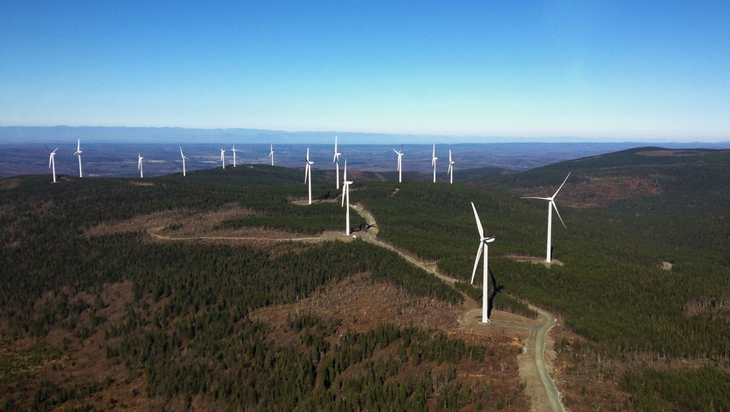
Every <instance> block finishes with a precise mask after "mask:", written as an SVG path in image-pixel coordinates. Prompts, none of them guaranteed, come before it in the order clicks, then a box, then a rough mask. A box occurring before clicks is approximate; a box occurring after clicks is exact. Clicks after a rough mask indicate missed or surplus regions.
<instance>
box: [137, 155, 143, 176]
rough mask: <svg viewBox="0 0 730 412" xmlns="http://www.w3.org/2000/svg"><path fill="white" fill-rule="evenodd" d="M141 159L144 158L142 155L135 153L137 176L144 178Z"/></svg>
mask: <svg viewBox="0 0 730 412" xmlns="http://www.w3.org/2000/svg"><path fill="white" fill-rule="evenodd" d="M142 159H144V157H142V155H141V154H139V153H137V169H139V178H140V179H143V178H144V171H143V169H142Z"/></svg>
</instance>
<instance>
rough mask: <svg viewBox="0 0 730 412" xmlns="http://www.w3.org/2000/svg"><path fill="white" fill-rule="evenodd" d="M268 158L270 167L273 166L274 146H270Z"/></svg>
mask: <svg viewBox="0 0 730 412" xmlns="http://www.w3.org/2000/svg"><path fill="white" fill-rule="evenodd" d="M269 157H270V158H271V165H272V166H273V165H274V145H273V144H272V145H271V151H270V152H269Z"/></svg>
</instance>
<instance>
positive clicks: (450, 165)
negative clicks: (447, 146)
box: [446, 150, 454, 185]
mask: <svg viewBox="0 0 730 412" xmlns="http://www.w3.org/2000/svg"><path fill="white" fill-rule="evenodd" d="M446 174H447V175H449V178H450V180H449V183H450V184H452V185H453V184H454V161H453V160H451V150H449V170H448V171H446Z"/></svg>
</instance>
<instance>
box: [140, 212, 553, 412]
mask: <svg viewBox="0 0 730 412" xmlns="http://www.w3.org/2000/svg"><path fill="white" fill-rule="evenodd" d="M350 207H352V209H353V210H355V212H357V213H358V214H359V215H360V216H362V218H363V219H365V221H366V222H367V224H368V225H369V226H371V227H370V229H368V230H366V231H364V232H356V233H353V235H352V236H347V235H345V234H343V233H342V232H326V233H324V234H323V235H322V236H316V237H281V238H267V237H243V236H190V237H171V236H165V235H162V234H160V232H161V231H162V230H163V228H164V226H158V227H153V228H150V229H148V230H147V232H148V233H149V234H150V235H151V236H153V237H155V238H157V239H160V240H166V241H176V240H177V241H185V240H201V239H202V240H224V241H304V242H321V241H327V240H335V239H337V240H344V241H351V240H352V239H353V238H357V237H359V238H361V239H363V240H365V241H366V242H370V243H373V244H376V245H378V246H381V247H384V248H386V249H390V250H392V251H394V252H396V253H398V254H399V255H401V256H402V257H403V258H404V259H406V260H407V261H409V262H411V263H412V264H413V265H415V266H418V267H420V268H422V269H423V270H425V271H427V272H429V273H432V274H433V275H435V276H437V277H438V278H439V279H441V280H443V281H444V282H446V283H448V284H451V285H453V284H454V283H455V282H456V279H453V278H450V277H448V276H444V275H443V274H441V273H439V272H438V270H436V263H435V262H426V261H422V260H419V259H418V258H417V257H415V256H413V255H410V254H408V253H406V252H404V251H402V250H399V249H397V248H395V247H393V246H392V245H389V244H388V243H386V242H383V241H382V240H380V239H378V238H377V234H378V228H377V226H376V222H375V218H374V217H373V216H372V214H370V212H368V211H367V210H366V209H365V208H364V207H363V206H362V205H361V204H359V203H358V204H354V205H351V206H350ZM530 307H531V308H532V309H534V310H535V311H537V312H538V314H539V319H538V320H537V321H533V320H529V319H525V318H522V317H519V316H515V315H511V314H507V313H501V312H496V313H495V314H493V316H492V317H491V322H490V323H489V324H486V325H485V324H482V323H480V322H479V320H480V319H481V311H482V310H481V309H478V308H476V309H470V310H467V311H466V312H465V313H464V315H463V317H462V319H461V324H462V327H464V328H465V329H468V330H469V331H470V332H473V333H476V334H480V335H481V334H483V335H485V336H488V335H489V334H492V333H498V332H499V331H505V330H507V329H509V330H510V333H512V334H514V335H515V336H518V337H520V338H521V339H523V340H524V342H525V343H524V345H525V346H524V354H523V355H521V356H522V360H521V361H520V377H521V378H522V379H523V380H524V381H525V382H526V383H527V387H526V391H527V394H528V395H529V396H530V397H531V400H532V410H533V411H553V412H564V411H565V409H564V408H563V405H562V404H561V403H560V392H559V391H558V389H557V387H556V386H555V382H554V381H553V380H552V378H551V377H550V375H549V373H548V365H547V363H546V362H545V337H546V335H547V333H548V331H549V330H550V329H551V328H552V327H553V326H554V325H555V318H554V317H553V316H552V315H551V314H550V313H548V312H546V311H544V310H542V309H539V308H536V307H533V306H530Z"/></svg>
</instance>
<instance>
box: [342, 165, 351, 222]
mask: <svg viewBox="0 0 730 412" xmlns="http://www.w3.org/2000/svg"><path fill="white" fill-rule="evenodd" d="M351 184H352V182H350V181H348V180H347V159H345V172H344V174H343V175H342V206H345V207H346V209H345V234H346V235H349V234H350V185H351Z"/></svg>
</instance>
